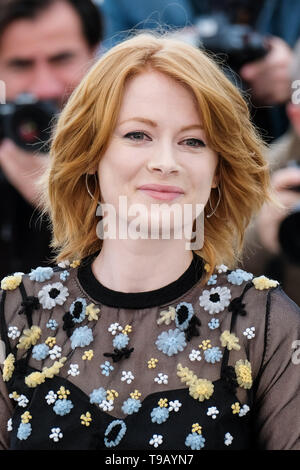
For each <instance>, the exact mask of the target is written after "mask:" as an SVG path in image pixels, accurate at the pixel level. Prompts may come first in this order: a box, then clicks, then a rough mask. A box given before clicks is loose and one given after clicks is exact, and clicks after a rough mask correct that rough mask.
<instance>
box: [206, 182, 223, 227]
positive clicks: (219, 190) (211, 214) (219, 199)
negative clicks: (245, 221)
mask: <svg viewBox="0 0 300 470" xmlns="http://www.w3.org/2000/svg"><path fill="white" fill-rule="evenodd" d="M217 190H218V193H219V197H218V202H217V204H216V207H215V208H214V209H213V208H212V206H211V202H210V198H209V200H208V202H209V205H210V208H211V210H212V212H211V213H210V214H207V215H206V217H207V218H208V219H209V218H210V217H212V216H213V215H214V214H215V213H216V210H217V209H218V207H219V204H220V201H221V189H220V186H217Z"/></svg>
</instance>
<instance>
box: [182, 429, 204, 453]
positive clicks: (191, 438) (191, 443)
mask: <svg viewBox="0 0 300 470" xmlns="http://www.w3.org/2000/svg"><path fill="white" fill-rule="evenodd" d="M204 444H205V438H204V437H203V436H202V435H201V434H198V433H196V432H191V433H190V434H189V435H188V436H187V437H186V440H185V445H186V446H187V447H190V448H191V449H192V450H201V449H202V448H203V447H204Z"/></svg>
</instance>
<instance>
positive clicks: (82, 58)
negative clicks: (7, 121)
mask: <svg viewBox="0 0 300 470" xmlns="http://www.w3.org/2000/svg"><path fill="white" fill-rule="evenodd" d="M101 34H102V26H101V17H100V13H99V9H98V8H97V7H96V5H95V4H94V3H93V2H92V1H90V0H32V1H30V2H28V1H23V0H0V80H1V81H2V82H4V83H5V87H6V102H7V103H9V102H14V101H16V100H17V99H18V97H19V96H20V95H21V94H24V93H29V94H31V95H33V97H34V98H35V99H36V100H38V101H49V100H50V101H51V102H52V103H53V105H54V106H55V107H56V109H57V111H59V110H60V109H61V108H62V106H63V105H64V103H65V102H66V100H67V99H68V97H69V96H70V94H71V92H72V91H73V90H74V88H75V87H76V86H77V84H78V83H79V82H80V80H81V78H82V77H83V75H84V74H85V73H86V71H87V69H88V68H89V66H90V65H91V64H92V63H93V61H94V59H95V56H96V52H97V49H98V47H99V43H100V39H101ZM45 158H47V155H46V156H45V154H44V155H42V154H39V153H37V152H34V151H32V152H30V151H29V152H28V151H25V150H24V149H22V148H20V146H18V145H17V144H16V142H14V141H13V140H11V139H8V138H7V136H5V135H4V138H3V139H2V140H0V168H1V178H0V194H1V198H0V201H1V202H0V204H1V222H0V259H1V263H0V266H1V267H0V275H1V276H2V277H3V276H4V275H5V274H7V273H9V272H15V271H26V270H28V269H29V267H30V266H31V265H32V262H34V264H42V263H43V264H44V263H47V262H48V260H49V257H50V254H51V253H50V250H49V240H50V234H49V232H48V228H47V224H46V222H45V221H42V222H41V220H40V218H39V213H38V210H37V208H36V207H35V204H36V202H37V189H36V187H35V182H36V180H37V178H38V177H39V176H40V175H41V174H42V172H43V169H44V162H45ZM25 246H26V250H25V248H24V247H25ZM33 260H34V261H33Z"/></svg>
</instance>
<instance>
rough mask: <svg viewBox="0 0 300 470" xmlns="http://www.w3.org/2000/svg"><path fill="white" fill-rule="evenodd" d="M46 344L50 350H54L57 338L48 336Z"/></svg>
mask: <svg viewBox="0 0 300 470" xmlns="http://www.w3.org/2000/svg"><path fill="white" fill-rule="evenodd" d="M45 344H47V346H49V348H53V347H54V346H55V344H56V338H55V337H54V336H48V338H47V339H46V341H45Z"/></svg>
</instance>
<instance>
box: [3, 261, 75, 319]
mask: <svg viewBox="0 0 300 470" xmlns="http://www.w3.org/2000/svg"><path fill="white" fill-rule="evenodd" d="M78 264H79V263H74V264H72V263H71V264H70V263H68V264H66V263H60V265H57V266H54V267H50V266H48V267H43V266H38V267H35V268H33V269H31V270H30V272H28V273H21V272H17V273H14V274H11V275H8V276H5V277H4V278H3V279H2V280H1V286H0V287H1V316H2V325H4V324H12V323H15V324H16V325H20V326H21V324H22V323H24V319H26V323H27V324H28V316H32V315H34V314H36V313H38V311H41V310H43V311H44V312H47V311H48V312H49V313H50V312H52V311H53V308H55V307H56V306H62V305H64V303H65V302H66V300H67V299H68V300H70V299H71V298H72V297H73V296H74V295H75V297H76V293H75V290H76V285H74V283H73V282H72V280H73V278H74V275H75V274H76V269H73V268H77V266H78ZM22 314H24V315H22Z"/></svg>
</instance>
